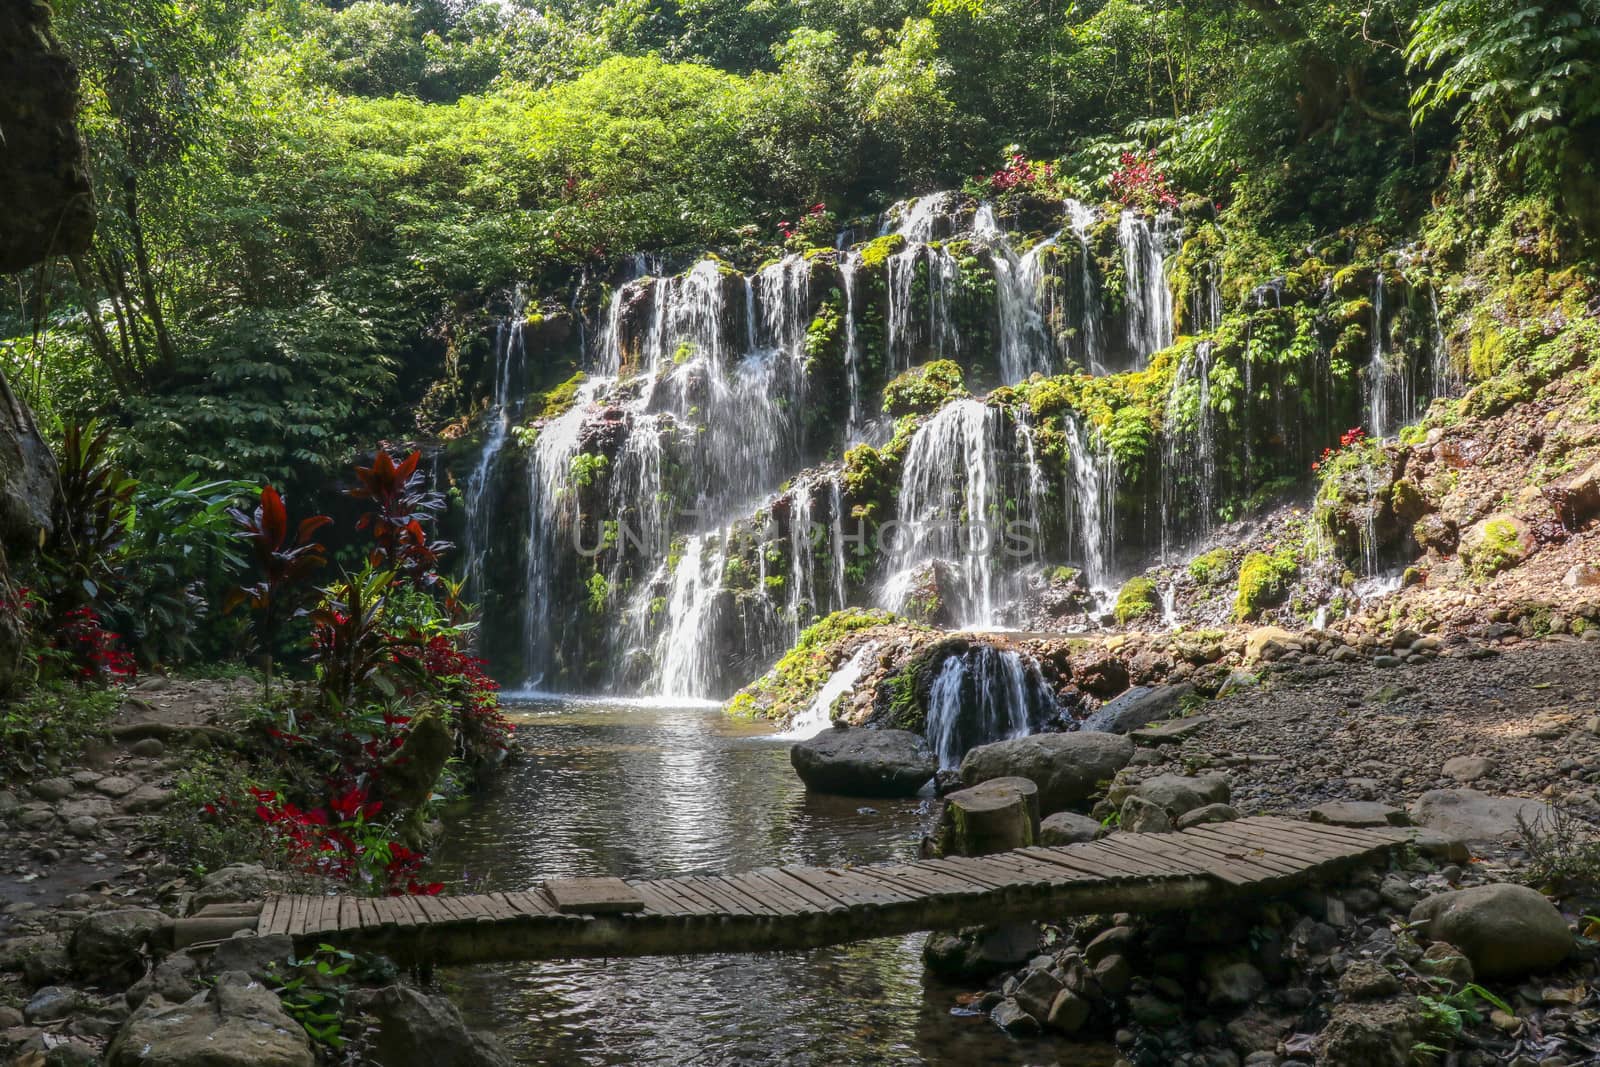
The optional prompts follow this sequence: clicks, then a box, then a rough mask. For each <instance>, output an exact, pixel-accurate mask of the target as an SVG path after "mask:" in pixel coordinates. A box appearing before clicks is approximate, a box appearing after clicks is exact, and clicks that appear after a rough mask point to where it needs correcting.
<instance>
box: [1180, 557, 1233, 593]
mask: <svg viewBox="0 0 1600 1067" xmlns="http://www.w3.org/2000/svg"><path fill="white" fill-rule="evenodd" d="M1232 566H1233V552H1232V550H1231V549H1227V548H1213V549H1212V550H1211V551H1210V552H1206V553H1203V554H1201V555H1198V556H1196V557H1195V558H1194V559H1191V560H1190V561H1189V577H1191V578H1193V579H1194V580H1195V581H1197V582H1199V583H1200V584H1201V585H1211V584H1213V583H1215V582H1219V581H1221V580H1222V579H1223V578H1225V577H1227V574H1228V569H1229V568H1230V567H1232Z"/></svg>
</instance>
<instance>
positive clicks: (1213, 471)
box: [1161, 341, 1218, 559]
mask: <svg viewBox="0 0 1600 1067" xmlns="http://www.w3.org/2000/svg"><path fill="white" fill-rule="evenodd" d="M1212 353H1213V347H1212V344H1211V342H1210V341H1201V342H1200V343H1199V344H1197V345H1195V346H1194V347H1193V348H1192V349H1190V350H1189V351H1188V352H1187V353H1185V354H1184V357H1183V359H1182V361H1181V362H1180V363H1179V364H1178V370H1177V373H1176V374H1175V375H1174V377H1173V383H1172V391H1171V392H1170V393H1168V394H1167V408H1166V414H1165V417H1164V418H1163V425H1164V430H1163V432H1164V436H1165V450H1164V451H1165V455H1164V462H1163V463H1162V466H1161V556H1162V558H1163V559H1170V558H1171V554H1172V552H1173V550H1174V549H1176V548H1178V547H1180V546H1181V545H1184V544H1187V543H1189V542H1191V541H1192V540H1193V539H1195V538H1203V537H1205V536H1207V535H1208V534H1210V532H1211V524H1212V519H1213V517H1214V515H1215V509H1216V503H1215V493H1216V487H1217V470H1218V467H1217V434H1216V415H1215V412H1214V411H1213V410H1212V408H1211V357H1212ZM1185 513H1187V514H1188V515H1189V516H1190V518H1189V520H1188V521H1187V522H1186V521H1184V515H1185Z"/></svg>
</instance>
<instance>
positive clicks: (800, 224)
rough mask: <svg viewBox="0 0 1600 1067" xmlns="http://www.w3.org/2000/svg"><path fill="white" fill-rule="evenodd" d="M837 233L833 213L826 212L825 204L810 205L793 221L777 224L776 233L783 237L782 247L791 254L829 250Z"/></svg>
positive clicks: (784, 220) (837, 229)
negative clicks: (810, 249)
mask: <svg viewBox="0 0 1600 1067" xmlns="http://www.w3.org/2000/svg"><path fill="white" fill-rule="evenodd" d="M838 231H839V226H838V222H837V220H836V219H835V218H834V215H833V212H831V211H829V210H828V205H827V204H822V203H817V204H812V205H811V206H810V207H809V208H807V209H806V210H804V211H802V212H800V213H799V214H797V215H796V216H795V217H794V219H793V220H790V219H783V220H781V221H779V223H778V233H779V234H780V235H781V236H782V237H783V243H784V247H786V248H788V249H789V251H791V252H803V251H805V250H806V249H808V248H831V247H832V246H833V239H834V236H835V235H836V234H837V233H838Z"/></svg>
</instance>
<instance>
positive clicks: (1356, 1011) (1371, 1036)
mask: <svg viewBox="0 0 1600 1067" xmlns="http://www.w3.org/2000/svg"><path fill="white" fill-rule="evenodd" d="M1425 1036H1427V1024H1426V1021H1425V1020H1424V1018H1423V1016H1422V1012H1421V1010H1420V1008H1419V1006H1418V1004H1417V1002H1416V1000H1415V999H1414V998H1411V997H1403V998H1399V999H1395V1000H1377V1001H1362V1002H1358V1003H1349V1004H1340V1005H1339V1006H1338V1007H1336V1008H1335V1009H1334V1011H1333V1017H1332V1018H1331V1019H1330V1020H1329V1021H1328V1025H1327V1027H1326V1028H1325V1029H1324V1030H1323V1031H1322V1034H1321V1036H1320V1037H1319V1038H1318V1042H1319V1044H1320V1046H1321V1051H1320V1053H1319V1055H1318V1057H1317V1063H1318V1064H1322V1065H1325V1067H1409V1065H1410V1063H1411V1062H1412V1061H1411V1050H1412V1048H1413V1047H1414V1046H1415V1045H1417V1044H1418V1043H1419V1042H1420V1041H1422V1040H1423V1039H1424V1037H1425Z"/></svg>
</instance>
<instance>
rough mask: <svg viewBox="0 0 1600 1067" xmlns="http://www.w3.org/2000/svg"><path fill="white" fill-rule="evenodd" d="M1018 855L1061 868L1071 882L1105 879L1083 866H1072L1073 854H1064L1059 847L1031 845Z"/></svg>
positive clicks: (1021, 849) (1100, 874) (1020, 850)
mask: <svg viewBox="0 0 1600 1067" xmlns="http://www.w3.org/2000/svg"><path fill="white" fill-rule="evenodd" d="M1017 853H1018V854H1019V855H1022V856H1027V857H1028V858H1029V859H1031V860H1035V861H1037V862H1039V863H1049V864H1052V865H1054V866H1057V867H1060V868H1061V869H1062V871H1063V872H1065V877H1066V878H1068V879H1069V880H1071V881H1075V882H1083V881H1089V880H1092V879H1095V878H1100V877H1103V874H1102V873H1100V872H1098V871H1097V872H1094V873H1090V872H1088V871H1085V870H1084V869H1083V868H1082V867H1081V866H1070V863H1071V861H1070V859H1069V857H1070V856H1071V855H1072V853H1070V852H1064V851H1063V850H1062V849H1061V848H1060V847H1059V846H1057V847H1054V848H1052V847H1048V846H1044V845H1029V846H1028V847H1027V848H1019V849H1017Z"/></svg>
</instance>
